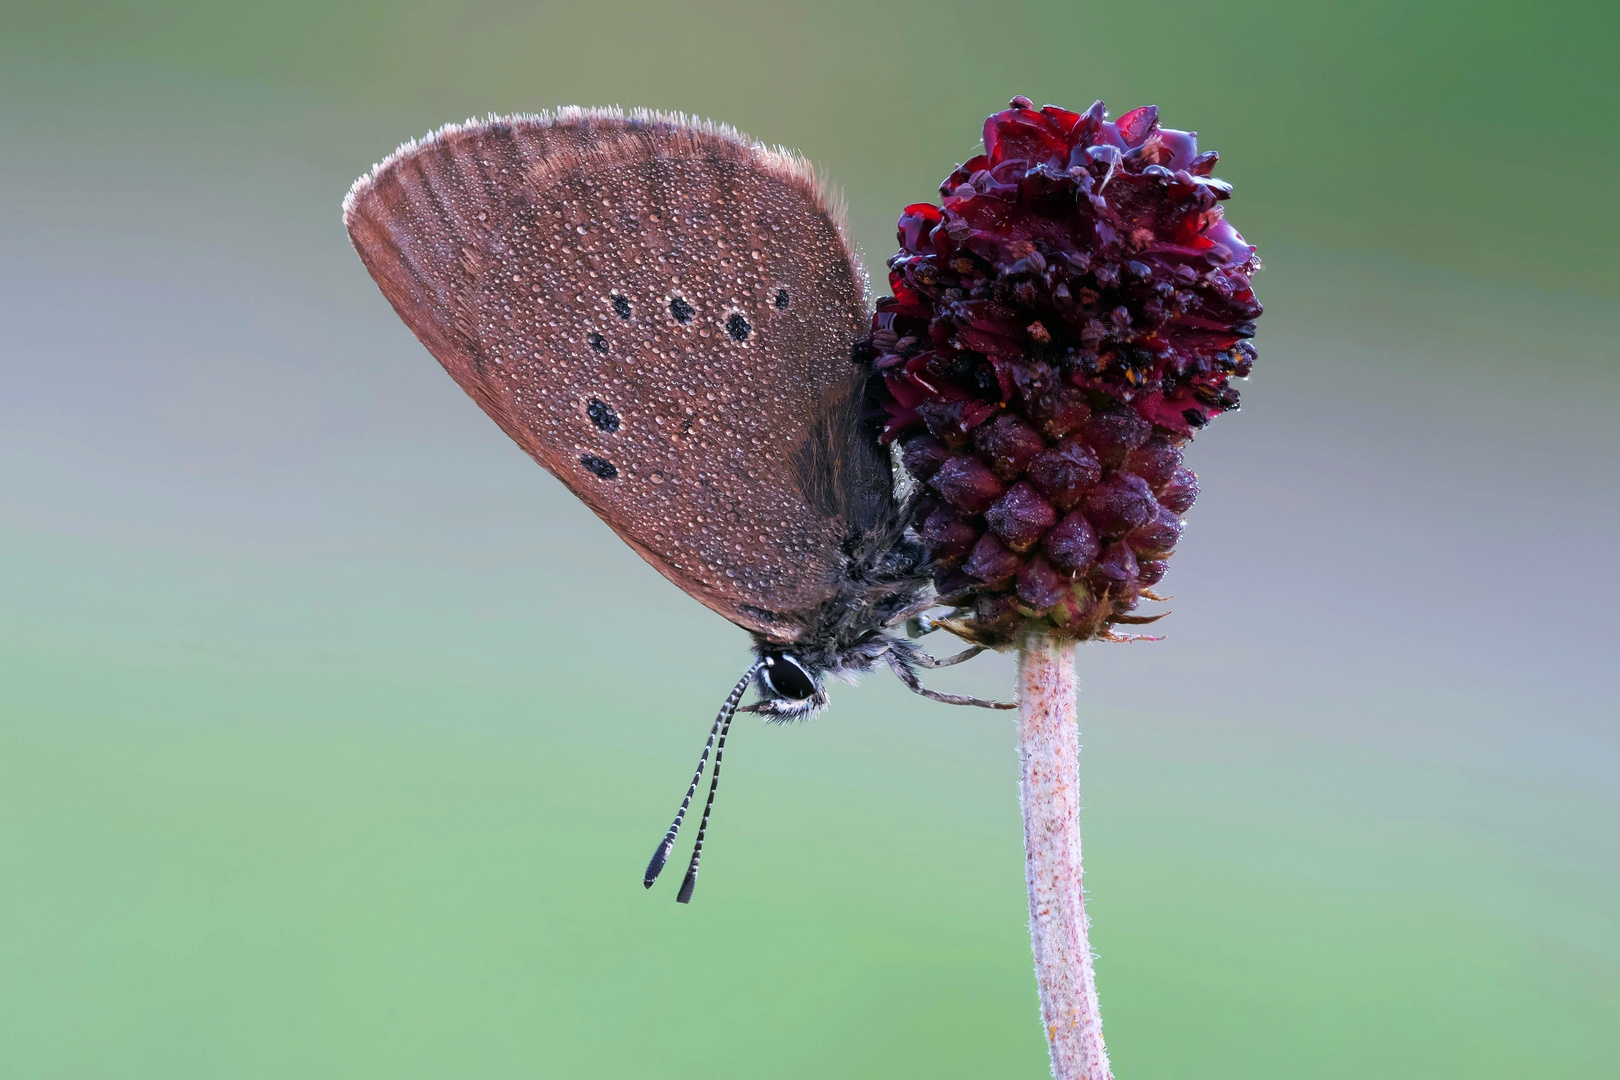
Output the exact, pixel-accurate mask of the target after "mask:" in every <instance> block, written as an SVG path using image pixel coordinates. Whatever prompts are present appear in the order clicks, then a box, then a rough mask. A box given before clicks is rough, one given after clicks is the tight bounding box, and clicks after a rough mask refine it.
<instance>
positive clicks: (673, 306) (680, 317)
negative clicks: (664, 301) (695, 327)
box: [669, 296, 697, 323]
mask: <svg viewBox="0 0 1620 1080" xmlns="http://www.w3.org/2000/svg"><path fill="white" fill-rule="evenodd" d="M669 313H670V314H671V315H673V316H675V321H676V322H678V323H689V322H691V321H692V316H694V315H696V314H697V309H696V308H694V307H693V306H692V305H691V304H688V303H687V302H686V301H685V300H684V299H682V298H681V297H679V296H677V297H676V298H675V299H673V300H671V301H670V302H669Z"/></svg>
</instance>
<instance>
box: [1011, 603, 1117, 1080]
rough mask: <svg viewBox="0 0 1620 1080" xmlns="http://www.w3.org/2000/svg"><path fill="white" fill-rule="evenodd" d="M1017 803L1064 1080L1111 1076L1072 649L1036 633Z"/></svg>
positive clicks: (1021, 683) (1021, 669)
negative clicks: (1085, 883)
mask: <svg viewBox="0 0 1620 1080" xmlns="http://www.w3.org/2000/svg"><path fill="white" fill-rule="evenodd" d="M1018 765H1019V772H1020V776H1019V785H1018V787H1019V801H1020V802H1021V804H1022V806H1023V811H1024V859H1025V879H1026V882H1027V884H1028V885H1029V936H1030V942H1031V944H1032V945H1033V946H1034V949H1035V981H1036V984H1037V985H1038V986H1039V988H1040V993H1041V1020H1042V1021H1043V1024H1044V1026H1045V1028H1046V1042H1047V1046H1048V1048H1049V1049H1050V1050H1051V1053H1052V1075H1053V1076H1054V1077H1056V1078H1057V1080H1112V1078H1113V1075H1114V1074H1113V1073H1112V1072H1111V1071H1110V1070H1109V1068H1108V1051H1107V1049H1106V1048H1105V1047H1104V1046H1103V1038H1102V1017H1101V1015H1100V1014H1099V1013H1098V1011H1097V977H1096V974H1095V973H1094V972H1093V970H1092V966H1091V942H1090V941H1089V939H1088V938H1087V934H1086V931H1087V923H1086V902H1085V892H1084V890H1083V889H1082V887H1081V882H1082V871H1081V868H1080V740H1079V730H1078V728H1077V726H1076V722H1075V677H1074V643H1073V642H1059V641H1054V640H1052V639H1051V638H1050V637H1046V636H1044V635H1036V636H1033V637H1031V638H1030V639H1029V640H1028V641H1027V642H1026V643H1025V645H1024V649H1023V651H1022V652H1021V653H1020V654H1019V661H1018Z"/></svg>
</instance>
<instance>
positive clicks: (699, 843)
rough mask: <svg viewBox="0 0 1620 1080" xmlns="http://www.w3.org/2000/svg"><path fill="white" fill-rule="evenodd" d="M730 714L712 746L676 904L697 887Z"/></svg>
mask: <svg viewBox="0 0 1620 1080" xmlns="http://www.w3.org/2000/svg"><path fill="white" fill-rule="evenodd" d="M735 711H736V710H732V712H735ZM731 716H732V713H727V714H726V722H725V723H724V724H722V725H720V741H719V742H717V743H715V746H714V772H712V773H710V774H709V801H708V802H706V803H704V804H703V817H702V818H701V819H699V821H698V834H697V840H696V841H694V842H693V844H692V861H691V862H690V863H689V864H687V867H686V878H685V880H683V881H682V882H681V891H680V892H678V893H676V894H675V902H676V903H678V904H690V903H691V902H692V890H693V889H694V888H696V887H697V875H698V863H700V862H702V861H703V837H704V835H705V834H706V833H707V832H708V831H709V815H710V814H711V813H713V811H714V793H715V792H716V791H718V790H719V789H720V759H721V758H722V757H724V756H725V753H726V733H727V732H729V731H730V730H731Z"/></svg>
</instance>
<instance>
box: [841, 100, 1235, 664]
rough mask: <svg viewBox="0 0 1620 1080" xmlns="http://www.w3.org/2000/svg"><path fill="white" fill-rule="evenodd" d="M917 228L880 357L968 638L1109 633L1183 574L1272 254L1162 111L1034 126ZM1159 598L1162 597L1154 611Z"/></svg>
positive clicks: (928, 536) (927, 538)
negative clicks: (1262, 251) (1203, 439)
mask: <svg viewBox="0 0 1620 1080" xmlns="http://www.w3.org/2000/svg"><path fill="white" fill-rule="evenodd" d="M984 150H985V152H984V153H983V154H981V155H979V156H978V157H975V158H973V159H972V160H971V161H968V162H966V163H965V164H963V165H961V166H960V167H958V168H957V169H956V171H954V172H953V173H951V175H950V176H949V177H947V178H946V180H945V182H944V183H943V184H941V185H940V194H941V196H942V199H941V203H940V204H939V205H935V204H933V203H916V204H913V205H911V206H908V207H906V209H905V211H904V213H902V214H901V216H900V221H899V227H898V239H899V243H900V251H899V252H898V253H897V254H896V255H895V256H894V257H893V258H892V259H890V260H889V288H890V290H891V292H892V293H893V295H892V296H889V297H885V298H884V299H882V300H880V301H878V305H877V314H876V315H875V316H874V317H873V321H872V333H871V335H870V337H869V338H868V339H867V340H866V341H865V342H863V343H862V344H861V346H859V347H858V349H857V355H858V357H860V358H864V359H866V360H867V361H869V363H870V365H871V368H872V371H873V373H874V380H873V382H874V386H875V390H876V393H877V396H878V399H879V401H880V402H881V404H882V405H883V407H884V409H885V411H886V413H887V418H886V420H887V422H886V424H885V427H884V432H883V438H884V440H885V441H886V442H892V441H896V440H898V442H899V443H900V446H901V456H902V461H903V462H904V465H905V468H906V470H907V471H908V472H909V473H910V474H911V476H912V477H913V478H915V479H916V480H917V481H918V482H919V483H920V484H921V485H923V487H924V488H925V493H924V494H923V496H922V497H921V498H920V500H919V501H918V503H917V510H916V519H915V522H916V526H917V531H918V535H919V537H920V538H921V540H922V541H923V543H924V544H925V545H927V546H928V548H929V550H930V551H931V552H932V554H933V557H934V560H935V563H936V565H937V567H938V570H937V573H936V575H935V586H936V589H937V590H938V592H939V594H940V596H941V598H942V599H943V600H945V601H946V602H947V603H952V604H955V605H957V607H958V611H957V613H956V616H955V617H954V618H953V619H952V620H950V621H949V622H948V623H947V625H949V626H950V627H951V628H952V629H953V630H955V631H956V632H958V633H960V634H962V635H963V636H965V637H969V638H971V639H973V640H977V641H982V642H986V643H990V644H1000V643H1005V642H1007V641H1010V640H1012V639H1013V638H1014V637H1016V636H1017V634H1018V633H1019V632H1020V630H1021V629H1022V628H1024V627H1025V626H1027V625H1028V622H1029V620H1039V621H1040V622H1042V623H1043V624H1044V625H1045V626H1046V627H1047V628H1048V629H1050V630H1051V631H1052V632H1054V633H1057V634H1060V635H1064V636H1070V637H1078V638H1085V637H1094V636H1106V635H1109V634H1110V633H1111V632H1112V631H1111V629H1110V628H1111V627H1112V626H1113V625H1114V624H1115V623H1118V622H1139V621H1144V620H1142V619H1140V618H1138V617H1135V616H1132V615H1130V614H1129V613H1130V612H1131V610H1132V609H1133V608H1134V607H1135V606H1136V603H1137V601H1138V599H1139V597H1141V596H1143V595H1144V593H1145V592H1146V590H1149V589H1150V588H1151V587H1152V586H1153V585H1154V584H1156V583H1157V582H1158V581H1159V579H1160V578H1162V577H1163V576H1164V573H1165V570H1166V569H1167V563H1166V560H1167V559H1168V558H1169V556H1170V554H1171V552H1172V550H1173V549H1174V547H1175V544H1176V541H1177V539H1178V538H1179V537H1180V534H1181V528H1182V522H1181V515H1182V514H1184V513H1185V512H1186V511H1187V509H1188V508H1189V507H1190V506H1191V505H1192V502H1193V499H1194V498H1195V497H1196V495H1197V491H1198V486H1197V480H1196V478H1195V477H1194V476H1193V474H1192V472H1191V471H1189V470H1188V469H1187V468H1186V467H1185V466H1184V464H1183V462H1182V447H1183V445H1184V444H1185V443H1186V442H1187V441H1188V440H1189V439H1190V438H1191V437H1192V436H1193V434H1194V433H1195V432H1197V431H1198V430H1199V429H1201V428H1203V427H1204V426H1205V425H1207V424H1208V423H1209V422H1210V420H1212V419H1213V418H1214V417H1216V416H1218V415H1220V414H1221V413H1223V412H1226V411H1229V410H1233V409H1236V408H1237V406H1238V394H1237V390H1236V389H1235V388H1234V387H1232V386H1231V385H1230V383H1231V380H1232V379H1233V378H1243V377H1245V376H1247V375H1248V374H1249V369H1250V366H1251V364H1252V363H1253V361H1254V358H1255V351H1254V349H1253V347H1252V346H1250V344H1249V343H1248V339H1249V338H1250V337H1252V336H1253V334H1254V320H1255V319H1256V318H1257V317H1258V316H1259V315H1260V310H1261V309H1260V304H1259V303H1258V302H1257V301H1256V300H1255V298H1254V291H1253V290H1252V289H1251V288H1250V284H1249V280H1250V277H1251V275H1252V274H1253V273H1254V272H1255V271H1256V270H1258V269H1259V266H1260V263H1259V260H1258V259H1257V258H1256V257H1255V254H1254V248H1253V247H1252V246H1250V245H1249V244H1247V243H1245V242H1244V240H1243V237H1242V236H1240V235H1239V234H1238V232H1237V230H1236V229H1234V228H1232V226H1231V225H1229V224H1228V223H1227V222H1226V219H1225V217H1224V216H1223V214H1222V210H1221V207H1220V203H1221V202H1222V201H1224V200H1225V199H1226V198H1227V196H1228V195H1229V194H1230V193H1231V188H1230V186H1229V185H1227V184H1225V183H1223V182H1222V181H1220V180H1216V179H1213V178H1212V177H1211V176H1210V171H1211V170H1212V169H1213V167H1214V165H1215V162H1216V160H1217V155H1216V154H1215V153H1214V152H1206V153H1202V154H1201V153H1199V152H1198V144H1197V140H1196V137H1195V136H1194V134H1193V133H1191V132H1185V131H1176V130H1174V129H1171V128H1161V127H1160V126H1159V124H1158V109H1157V108H1155V107H1154V106H1151V105H1150V106H1146V107H1144V108H1140V109H1133V110H1132V111H1130V112H1128V113H1126V114H1125V115H1124V116H1121V117H1120V118H1119V119H1118V120H1115V121H1109V120H1108V119H1107V113H1106V111H1105V110H1104V108H1103V103H1102V102H1100V101H1099V102H1097V103H1096V104H1095V105H1093V106H1092V107H1091V108H1090V109H1089V110H1087V111H1086V112H1085V113H1073V112H1069V111H1067V110H1064V109H1059V108H1056V107H1054V106H1050V105H1049V106H1046V107H1045V108H1042V109H1039V110H1037V109H1035V108H1034V107H1033V105H1032V104H1031V102H1030V101H1029V100H1028V99H1027V98H1014V99H1013V102H1012V106H1011V108H1009V109H1007V110H1005V111H1004V112H1000V113H997V114H995V115H994V116H991V117H990V118H989V119H988V120H986V121H985V125H984ZM1146 595H1149V596H1151V595H1152V594H1151V593H1146Z"/></svg>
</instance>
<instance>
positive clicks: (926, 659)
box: [908, 645, 984, 668]
mask: <svg viewBox="0 0 1620 1080" xmlns="http://www.w3.org/2000/svg"><path fill="white" fill-rule="evenodd" d="M982 652H984V646H983V645H975V646H973V648H971V649H963V650H962V651H961V652H959V653H957V654H956V655H955V656H947V657H946V658H945V659H943V660H936V659H934V658H933V657H932V656H929V655H928V654H927V653H924V652H919V653H916V654H914V655H912V656H910V657H908V659H909V660H910V661H911V662H912V663H913V664H916V665H917V666H918V667H922V668H942V667H950V666H951V665H952V664H960V663H961V662H962V661H964V660H971V659H973V658H974V657H975V656H978V655H979V654H980V653H982Z"/></svg>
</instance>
